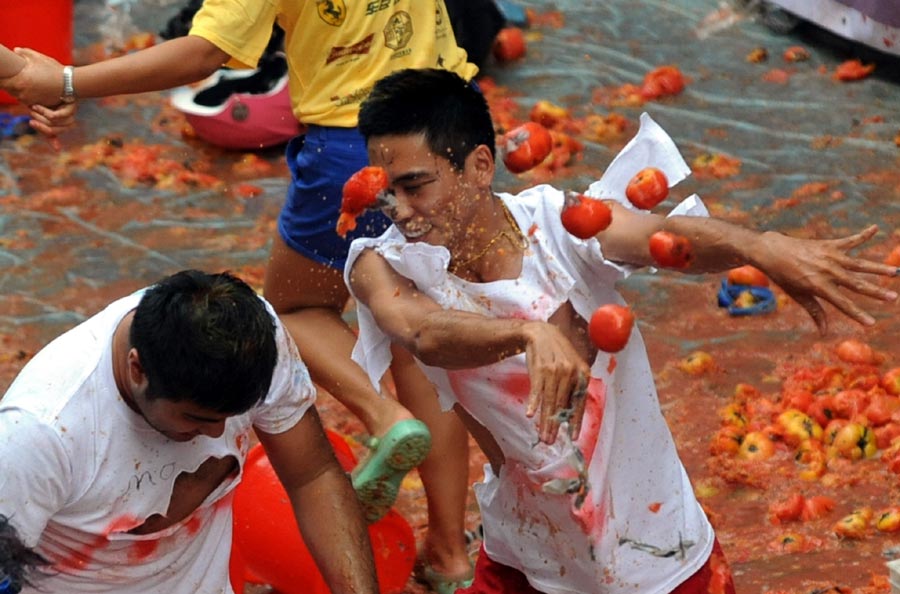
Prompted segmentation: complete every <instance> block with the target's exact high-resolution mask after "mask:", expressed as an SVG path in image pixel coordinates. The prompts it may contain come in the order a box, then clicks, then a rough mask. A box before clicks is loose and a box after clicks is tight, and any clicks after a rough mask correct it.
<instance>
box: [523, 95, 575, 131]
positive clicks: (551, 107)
mask: <svg viewBox="0 0 900 594" xmlns="http://www.w3.org/2000/svg"><path fill="white" fill-rule="evenodd" d="M528 119H530V120H531V121H532V122H537V123H538V124H540V125H541V126H545V127H547V128H555V127H556V126H557V125H558V124H559V123H561V122H564V121H566V120H567V119H569V110H568V109H566V108H565V107H560V106H559V105H556V104H554V103H551V102H550V101H547V100H545V99H541V100H540V101H538V102H537V103H535V104H534V106H533V107H532V108H531V111H530V112H529V113H528Z"/></svg>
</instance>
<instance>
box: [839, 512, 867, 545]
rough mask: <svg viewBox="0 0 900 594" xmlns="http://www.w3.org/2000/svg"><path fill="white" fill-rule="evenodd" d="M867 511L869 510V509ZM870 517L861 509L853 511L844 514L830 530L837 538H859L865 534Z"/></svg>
mask: <svg viewBox="0 0 900 594" xmlns="http://www.w3.org/2000/svg"><path fill="white" fill-rule="evenodd" d="M869 511H870V512H871V510H869ZM870 517H871V516H870V515H868V514H866V513H865V512H864V511H863V510H857V511H854V512H853V513H851V514H850V515H848V516H844V517H843V518H842V519H841V521H839V522H838V523H837V524H835V525H834V527H833V528H832V530H833V531H834V533H835V534H836V535H837V536H838V537H839V538H850V539H854V540H859V539H861V538H863V537H865V535H866V530H867V529H868V527H869V519H870Z"/></svg>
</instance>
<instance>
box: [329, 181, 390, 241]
mask: <svg viewBox="0 0 900 594" xmlns="http://www.w3.org/2000/svg"><path fill="white" fill-rule="evenodd" d="M387 188H388V175H387V172H386V171H385V170H384V169H382V168H381V167H372V166H368V167H363V168H362V169H360V170H359V171H357V172H356V173H354V174H353V175H351V176H350V179H348V180H347V181H346V182H345V183H344V188H343V196H342V198H341V214H340V216H339V217H338V222H337V227H336V229H335V230H336V231H337V233H338V235H340V236H341V237H345V236H346V235H347V232H349V231H353V230H354V229H356V217H358V216H359V215H361V214H362V213H363V211H364V210H366V209H367V208H372V207H373V206H375V205H376V204H377V202H378V200H379V198H380V197H381V196H383V195H384V192H385V191H386V190H387Z"/></svg>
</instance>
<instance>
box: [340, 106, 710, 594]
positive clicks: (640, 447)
mask: <svg viewBox="0 0 900 594" xmlns="http://www.w3.org/2000/svg"><path fill="white" fill-rule="evenodd" d="M647 166H654V167H659V168H661V169H663V171H664V172H665V173H666V174H667V177H668V179H669V180H670V181H672V182H673V183H675V182H678V181H680V180H681V179H683V178H684V177H685V175H686V174H687V172H688V171H689V170H688V168H687V165H686V164H685V163H684V160H683V159H682V158H681V156H680V154H679V153H678V151H677V149H676V148H675V145H674V143H673V142H672V141H671V139H670V138H669V137H668V136H667V135H666V134H665V132H664V131H663V130H662V129H661V128H660V127H659V126H658V125H656V124H655V123H654V122H653V121H652V120H650V118H649V117H647V116H644V117H643V118H642V126H641V130H640V132H639V133H638V135H637V137H636V138H635V139H633V140H632V141H631V142H630V143H629V145H628V146H626V147H625V149H623V151H622V152H621V153H620V154H619V155H618V156H617V158H616V159H615V160H614V162H613V163H612V164H611V165H610V167H609V169H608V170H607V172H606V173H605V174H604V175H603V178H602V179H601V180H600V181H598V182H596V184H595V185H593V186H592V187H591V189H590V190H589V192H590V193H593V194H594V195H603V196H623V197H624V188H625V184H626V183H627V181H628V179H629V178H630V177H631V175H633V173H634V172H635V171H638V170H639V169H642V168H643V167H647ZM498 199H500V200H503V201H504V203H505V204H506V205H507V207H508V208H509V210H510V212H511V213H512V215H513V216H514V217H515V220H516V223H517V224H518V226H519V228H520V229H522V230H523V231H526V232H527V237H528V240H529V246H528V249H527V250H526V252H525V254H524V256H523V261H522V272H521V274H520V275H519V277H518V278H514V279H506V280H499V281H495V282H488V283H472V282H468V281H465V280H463V279H460V278H458V277H456V276H455V275H453V274H451V273H449V272H448V270H447V265H448V263H449V260H450V254H449V252H448V251H447V250H446V249H445V248H444V247H442V246H434V245H429V244H427V243H422V242H416V243H407V242H406V240H405V238H404V237H403V236H402V235H401V234H400V233H399V231H398V230H397V229H396V227H391V228H389V229H388V230H387V231H386V232H385V234H384V235H382V236H381V237H380V238H372V239H370V238H366V239H358V240H356V241H354V243H353V244H352V246H351V250H350V257H349V259H348V262H347V268H346V270H345V274H347V275H349V271H350V270H351V268H352V266H353V262H354V261H355V259H356V258H357V257H358V256H359V254H360V253H361V252H362V251H363V250H365V249H374V250H375V251H376V252H378V253H380V254H381V255H382V256H383V257H384V258H385V260H386V261H387V262H388V263H389V264H390V265H391V266H392V267H393V268H394V269H395V270H396V271H397V272H398V273H400V274H401V275H403V276H405V277H406V278H408V279H410V280H412V281H413V282H415V284H416V286H417V287H418V288H419V290H420V291H422V292H423V293H425V294H427V295H428V296H429V297H431V298H432V299H434V300H435V301H436V302H437V303H438V304H440V305H441V306H442V307H444V308H445V309H456V310H462V311H467V312H473V313H478V314H481V315H484V316H488V317H495V318H516V319H535V320H542V321H546V320H548V319H549V317H550V316H551V315H552V314H553V313H554V312H555V311H557V310H558V309H559V308H560V307H561V306H563V305H565V304H566V303H569V304H570V305H571V307H572V308H573V309H574V310H575V312H576V313H577V314H578V315H579V316H581V317H582V318H583V319H584V320H589V319H590V316H591V313H592V312H593V311H594V310H595V309H596V308H597V307H598V306H599V305H601V304H604V303H623V300H622V298H621V296H620V295H619V294H618V293H617V292H616V290H615V284H616V283H617V282H618V281H620V280H622V279H623V278H625V277H626V276H627V275H628V274H629V272H630V270H629V268H627V267H623V266H621V265H619V264H616V263H614V262H611V261H609V260H606V259H605V258H604V257H603V246H602V245H601V244H600V243H599V242H598V241H597V240H596V239H593V238H592V239H590V240H581V239H578V238H576V237H574V236H572V235H570V234H569V233H568V232H566V231H565V229H564V228H563V226H562V223H561V221H560V211H561V209H562V206H563V201H564V195H563V192H562V191H560V190H557V189H555V188H552V187H550V186H547V185H542V186H538V187H535V188H531V189H529V190H526V191H525V192H523V193H521V194H519V195H517V196H511V195H508V194H501V195H499V196H498ZM623 200H624V198H623ZM673 212H675V213H679V214H705V213H706V210H705V208H704V207H703V205H702V203H701V202H700V201H699V198H697V197H696V196H692V197H690V198H688V199H687V200H686V201H685V202H683V203H682V204H681V205H679V206H678V207H677V208H676V210H675V211H673ZM348 281H349V278H348ZM358 315H359V324H360V337H359V341H358V343H357V345H356V349H355V350H354V358H355V359H356V360H357V361H358V362H359V363H360V364H361V365H363V367H364V368H365V369H366V370H367V371H368V372H369V374H370V379H372V380H373V382H377V380H378V379H380V378H381V375H382V374H383V373H384V371H385V368H386V365H387V364H388V363H389V361H390V349H389V348H388V347H389V342H388V338H387V336H386V335H385V334H384V333H382V332H381V331H380V330H379V329H378V327H377V326H376V324H375V321H374V318H373V316H372V312H371V311H369V310H368V309H367V308H366V307H365V305H364V304H362V303H359V304H358ZM614 357H615V364H612V356H611V355H609V354H608V353H603V352H600V353H598V354H597V356H596V359H595V361H594V362H593V365H592V373H591V375H592V379H591V382H590V385H589V388H588V395H587V399H588V400H587V406H586V412H585V417H584V420H583V425H582V430H581V433H580V435H579V438H578V439H577V440H576V441H574V442H573V441H572V440H570V439H568V438H567V436H566V435H564V434H565V424H564V425H563V429H562V430H561V431H560V435H561V437H560V438H559V439H557V441H556V442H555V443H554V444H552V445H547V444H544V443H541V442H540V440H539V439H538V433H537V428H536V424H537V421H536V419H529V418H527V417H526V416H525V409H526V403H527V400H528V394H529V387H530V384H529V378H528V370H527V367H526V361H525V355H524V354H522V355H517V356H513V357H509V358H507V359H504V360H502V361H500V362H498V363H495V364H491V365H487V366H483V367H477V368H473V369H460V370H450V371H447V370H443V369H438V368H435V367H429V366H425V365H422V368H423V370H424V371H425V373H426V374H427V375H428V376H429V378H430V379H431V380H432V382H433V383H434V384H435V386H436V387H437V389H438V394H439V398H440V399H441V403H442V405H443V407H444V408H450V407H451V406H453V405H454V404H457V403H458V404H460V405H461V406H462V407H463V408H465V410H466V411H467V412H468V413H469V414H471V415H472V416H473V417H474V418H475V419H476V420H477V421H478V422H480V423H481V424H482V425H483V426H484V427H485V428H486V429H487V430H488V431H490V432H491V434H492V435H493V437H494V438H495V440H496V441H497V443H498V445H499V446H500V448H501V449H502V451H503V455H504V465H503V467H502V468H501V470H500V472H499V476H495V475H494V474H493V473H492V471H491V468H490V466H486V467H485V478H484V481H483V482H482V483H481V484H479V485H476V487H475V493H476V496H477V498H478V502H479V507H480V510H481V514H482V522H483V525H484V537H485V541H484V546H485V550H486V552H487V554H488V555H489V556H490V557H491V558H492V559H493V560H495V561H498V562H500V563H503V564H505V565H508V566H511V567H514V568H516V569H518V570H520V571H522V572H523V573H524V574H525V575H526V576H527V577H528V580H529V582H530V583H531V584H532V586H533V587H534V588H536V589H537V590H539V591H541V592H546V593H547V594H571V593H576V592H577V593H588V594H600V593H604V594H610V593H611V594H625V593H628V594H633V593H635V592H641V593H642V594H654V593H657V594H664V593H668V592H671V591H672V590H673V589H675V587H676V586H677V585H678V584H680V583H681V582H683V581H685V580H686V579H687V578H689V577H690V576H691V575H692V574H693V573H694V572H696V571H697V570H698V569H699V568H700V567H701V566H702V565H703V564H704V563H705V562H706V560H707V558H708V557H709V555H710V552H711V550H712V544H713V540H714V536H713V531H712V527H711V526H710V524H709V522H708V520H707V518H706V516H705V515H704V513H703V511H702V509H701V507H700V505H699V503H698V502H697V500H696V498H695V497H694V493H693V489H692V488H691V484H690V481H689V480H688V477H687V473H686V472H685V469H684V467H683V465H682V463H681V461H680V459H679V457H678V453H677V451H676V449H675V444H674V441H673V439H672V436H671V433H670V432H669V429H668V426H667V425H666V421H665V419H664V417H663V416H662V413H661V411H660V407H659V402H658V399H657V394H656V389H655V386H654V383H653V374H652V370H651V369H650V365H649V361H648V358H647V353H646V349H645V347H644V343H643V339H642V338H641V335H640V332H639V331H638V329H637V328H635V329H634V330H633V331H632V335H631V338H630V340H629V341H628V344H627V345H626V347H625V348H624V349H623V350H622V351H620V352H618V353H616V354H615V355H614ZM376 385H377V383H376Z"/></svg>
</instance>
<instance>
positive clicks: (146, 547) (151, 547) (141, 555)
mask: <svg viewBox="0 0 900 594" xmlns="http://www.w3.org/2000/svg"><path fill="white" fill-rule="evenodd" d="M157 549H159V539H158V538H153V539H150V540H138V541H135V543H134V544H133V545H131V548H130V549H129V551H128V559H129V560H131V561H144V560H145V559H147V558H148V557H150V556H151V555H153V554H154V553H155V552H156V551H157Z"/></svg>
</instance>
